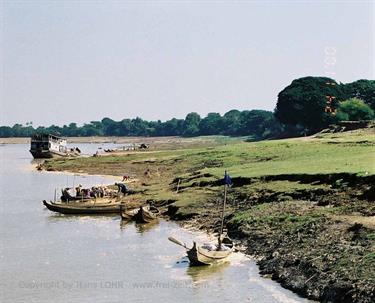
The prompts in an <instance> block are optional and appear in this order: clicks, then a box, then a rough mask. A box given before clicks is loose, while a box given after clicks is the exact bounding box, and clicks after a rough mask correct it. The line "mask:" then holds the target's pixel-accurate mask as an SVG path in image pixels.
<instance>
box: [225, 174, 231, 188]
mask: <svg viewBox="0 0 375 303" xmlns="http://www.w3.org/2000/svg"><path fill="white" fill-rule="evenodd" d="M224 184H225V185H232V179H231V178H230V176H229V175H228V174H227V171H225V174H224Z"/></svg>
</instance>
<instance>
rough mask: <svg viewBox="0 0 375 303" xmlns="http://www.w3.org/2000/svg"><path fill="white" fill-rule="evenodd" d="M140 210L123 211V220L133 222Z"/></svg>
mask: <svg viewBox="0 0 375 303" xmlns="http://www.w3.org/2000/svg"><path fill="white" fill-rule="evenodd" d="M138 211H139V209H138V208H137V209H132V210H121V219H122V220H124V221H131V220H133V218H134V216H135V215H136V214H137V213H138Z"/></svg>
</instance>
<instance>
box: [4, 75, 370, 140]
mask: <svg viewBox="0 0 375 303" xmlns="http://www.w3.org/2000/svg"><path fill="white" fill-rule="evenodd" d="M374 111H375V81H374V80H358V81H355V82H353V83H348V84H343V83H338V82H336V81H335V80H333V79H331V78H327V77H304V78H299V79H296V80H293V81H292V83H291V84H290V85H288V86H287V87H286V88H284V89H283V90H282V91H281V92H280V93H279V94H278V98H277V103H276V108H275V111H274V112H271V111H265V110H244V111H239V110H230V111H228V112H227V113H225V114H224V115H220V114H219V113H209V114H208V115H207V116H205V117H201V116H200V115H199V114H198V113H195V112H192V113H189V114H187V115H186V117H185V119H176V118H173V119H170V120H168V121H164V122H162V121H160V120H158V121H146V120H143V119H142V118H139V117H137V118H135V119H123V120H121V121H114V120H112V119H110V118H104V119H102V120H101V121H91V122H90V123H85V124H84V125H83V126H78V125H77V124H76V123H70V124H69V125H64V126H62V127H61V126H56V125H51V126H49V127H43V126H40V127H37V128H34V127H33V126H32V122H28V123H26V125H21V124H15V125H13V126H12V127H10V126H1V127H0V137H3V138H4V137H29V136H31V135H32V134H34V133H35V132H38V133H51V134H55V135H60V136H66V137H74V136H78V137H79V136H82V137H87V136H185V137H193V136H206V135H226V136H251V137H252V138H253V139H256V140H260V139H268V138H277V137H287V136H298V135H303V134H305V135H306V134H312V133H314V132H317V131H319V130H321V129H323V128H326V127H327V126H328V125H329V124H334V123H336V122H338V121H342V120H344V121H345V120H346V121H348V120H371V119H374V118H375V116H374Z"/></svg>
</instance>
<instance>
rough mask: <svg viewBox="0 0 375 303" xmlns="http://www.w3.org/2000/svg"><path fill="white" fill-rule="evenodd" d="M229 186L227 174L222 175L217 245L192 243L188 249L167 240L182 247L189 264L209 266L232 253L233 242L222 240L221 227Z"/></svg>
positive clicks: (178, 242) (174, 241)
mask: <svg viewBox="0 0 375 303" xmlns="http://www.w3.org/2000/svg"><path fill="white" fill-rule="evenodd" d="M229 184H231V179H230V177H229V175H227V172H225V175H224V201H223V206H222V213H221V227H220V232H219V237H218V244H217V245H214V244H209V243H205V244H203V245H197V243H196V242H193V247H191V248H188V247H187V246H186V244H185V243H182V242H180V241H178V240H176V239H175V238H173V237H169V238H168V239H169V240H170V241H172V242H173V243H175V244H177V245H180V246H182V247H184V248H185V249H186V250H187V256H188V258H189V261H190V264H191V265H192V266H194V265H211V264H214V263H216V262H219V261H223V260H225V259H226V258H227V257H228V256H229V255H230V254H231V253H232V251H233V242H232V241H231V240H230V239H229V238H228V237H225V238H224V239H222V234H223V226H224V212H225V204H226V199H227V186H228V185H229Z"/></svg>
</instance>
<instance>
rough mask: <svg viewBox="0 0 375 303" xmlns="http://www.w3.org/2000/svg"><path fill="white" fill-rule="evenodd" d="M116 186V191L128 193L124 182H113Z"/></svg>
mask: <svg viewBox="0 0 375 303" xmlns="http://www.w3.org/2000/svg"><path fill="white" fill-rule="evenodd" d="M115 185H117V187H118V193H120V192H121V193H123V194H124V195H126V194H128V193H129V188H128V187H127V186H126V184H125V183H115Z"/></svg>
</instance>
